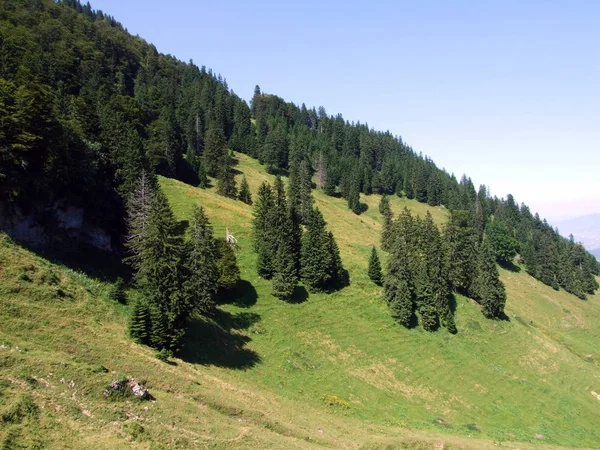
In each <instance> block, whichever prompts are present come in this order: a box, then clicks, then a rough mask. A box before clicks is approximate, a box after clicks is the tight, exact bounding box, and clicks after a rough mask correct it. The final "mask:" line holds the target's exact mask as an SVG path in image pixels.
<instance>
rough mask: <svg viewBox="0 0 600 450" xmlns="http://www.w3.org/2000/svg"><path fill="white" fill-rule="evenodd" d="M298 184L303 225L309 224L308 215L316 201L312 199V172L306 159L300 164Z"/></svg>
mask: <svg viewBox="0 0 600 450" xmlns="http://www.w3.org/2000/svg"><path fill="white" fill-rule="evenodd" d="M298 184H299V199H298V200H299V207H300V211H299V213H300V218H301V219H302V222H303V223H308V215H309V214H310V211H311V209H312V207H313V204H314V202H315V200H314V199H313V197H312V180H311V170H310V166H309V164H308V161H307V160H306V158H305V159H303V160H302V161H301V162H300V168H299V171H298Z"/></svg>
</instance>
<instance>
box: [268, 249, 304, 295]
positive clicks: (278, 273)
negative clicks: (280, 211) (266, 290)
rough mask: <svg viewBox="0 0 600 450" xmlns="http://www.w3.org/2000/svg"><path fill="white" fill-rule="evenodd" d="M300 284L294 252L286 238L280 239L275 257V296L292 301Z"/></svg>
mask: <svg viewBox="0 0 600 450" xmlns="http://www.w3.org/2000/svg"><path fill="white" fill-rule="evenodd" d="M297 282H298V272H297V269H296V264H295V261H294V252H293V249H292V247H291V245H290V242H289V241H286V238H285V237H281V238H280V242H279V245H278V248H277V255H276V257H275V275H274V277H273V291H272V293H273V295H274V296H275V297H277V298H279V299H281V300H286V301H288V300H290V299H291V298H292V297H293V295H294V289H295V287H296V284H297Z"/></svg>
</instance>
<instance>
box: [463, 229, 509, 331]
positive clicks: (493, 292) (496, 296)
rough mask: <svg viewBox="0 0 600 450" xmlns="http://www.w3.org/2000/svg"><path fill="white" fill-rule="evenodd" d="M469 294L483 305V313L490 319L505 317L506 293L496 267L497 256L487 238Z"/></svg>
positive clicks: (479, 256)
mask: <svg viewBox="0 0 600 450" xmlns="http://www.w3.org/2000/svg"><path fill="white" fill-rule="evenodd" d="M469 294H470V295H471V296H472V297H473V298H474V299H475V300H477V301H478V302H479V303H480V304H481V312H482V313H483V315H484V316H485V317H487V318H488V319H492V318H501V317H502V316H503V315H504V305H505V303H506V292H505V290H504V284H503V283H502V281H500V277H499V274H498V268H497V267H496V255H495V253H494V249H493V248H492V246H491V245H490V243H489V241H488V239H487V238H484V240H483V242H482V243H481V245H480V246H479V252H478V257H477V264H476V272H475V277H474V278H473V283H472V285H471V287H470V289H469Z"/></svg>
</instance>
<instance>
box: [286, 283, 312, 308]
mask: <svg viewBox="0 0 600 450" xmlns="http://www.w3.org/2000/svg"><path fill="white" fill-rule="evenodd" d="M306 300H308V291H307V290H306V288H305V287H304V286H295V287H294V294H293V295H292V298H290V299H289V300H288V301H287V303H293V304H300V303H304V302H305V301H306Z"/></svg>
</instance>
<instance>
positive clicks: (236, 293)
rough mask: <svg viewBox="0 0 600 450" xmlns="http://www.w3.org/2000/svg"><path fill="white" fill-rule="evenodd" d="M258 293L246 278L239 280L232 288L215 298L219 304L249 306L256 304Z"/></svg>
mask: <svg viewBox="0 0 600 450" xmlns="http://www.w3.org/2000/svg"><path fill="white" fill-rule="evenodd" d="M257 300H258V294H257V292H256V289H255V288H254V286H253V285H252V283H250V282H249V281H247V280H240V281H238V283H237V286H236V287H235V288H234V289H231V290H229V291H226V292H222V293H221V295H219V297H218V298H217V303H218V304H219V305H225V304H228V305H235V306H237V307H239V308H250V307H251V306H253V305H255V304H256V301H257Z"/></svg>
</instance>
